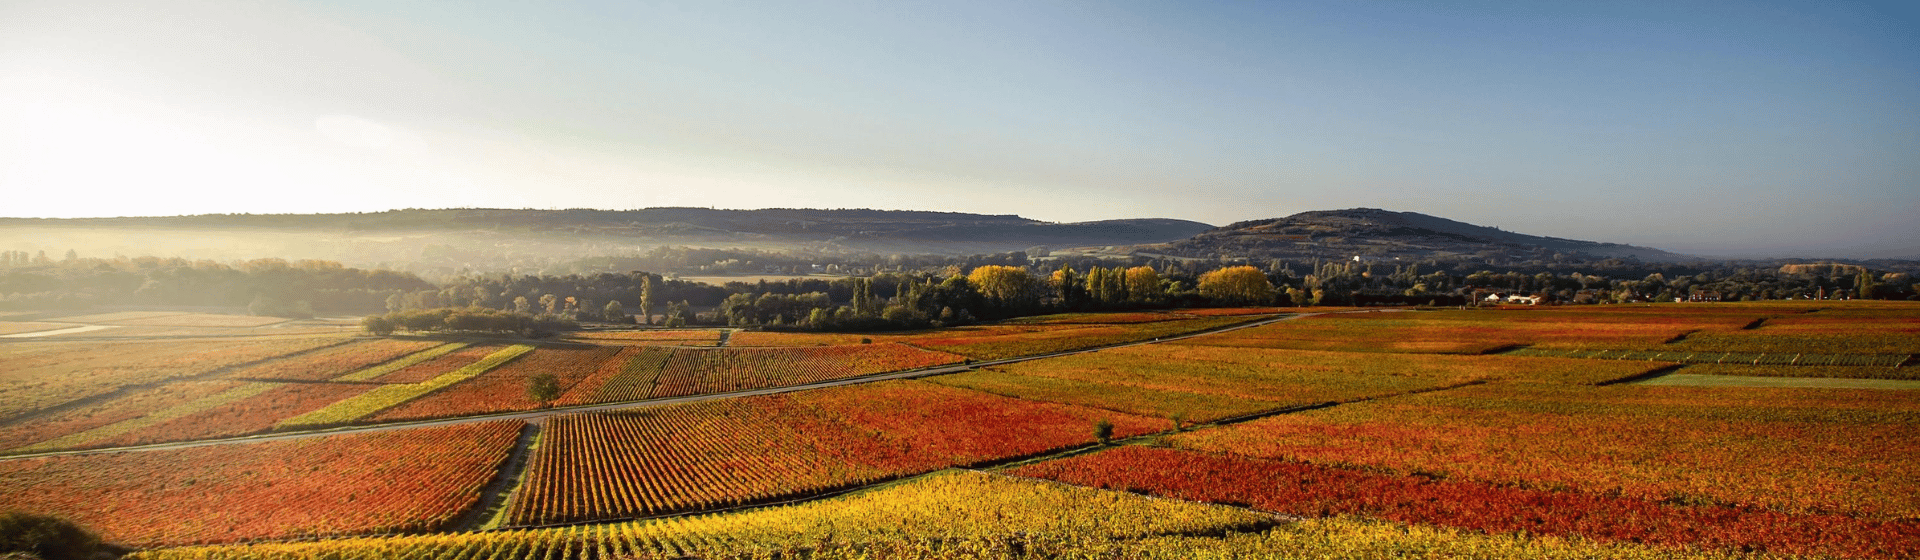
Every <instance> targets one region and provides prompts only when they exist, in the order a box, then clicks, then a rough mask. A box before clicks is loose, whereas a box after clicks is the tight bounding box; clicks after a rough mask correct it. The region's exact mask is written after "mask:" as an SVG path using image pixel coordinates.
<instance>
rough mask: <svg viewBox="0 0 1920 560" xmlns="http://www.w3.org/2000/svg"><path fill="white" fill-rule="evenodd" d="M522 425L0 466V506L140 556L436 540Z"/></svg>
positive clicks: (468, 502)
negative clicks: (66, 521) (344, 537)
mask: <svg viewBox="0 0 1920 560" xmlns="http://www.w3.org/2000/svg"><path fill="white" fill-rule="evenodd" d="M520 426H521V423H519V422H491V423H481V424H468V425H462V426H453V427H446V428H424V429H418V430H409V431H401V432H382V433H370V434H354V435H341V436H332V437H325V438H312V439H302V440H295V441H284V442H267V443H257V444H233V445H214V446H207V447H197V448H190V449H179V450H162V451H142V452H130V453H113V454H99V455H79V456H66V457H40V458H31V459H11V460H0V503H5V504H7V506H8V508H9V509H15V510H20V511H34V512H39V513H44V514H54V515H60V516H63V517H67V518H70V519H73V520H75V521H78V522H80V523H83V524H85V525H86V526H88V527H91V528H93V529H95V530H97V531H100V533H101V534H102V536H103V537H105V538H107V539H109V540H111V541H114V542H120V543H126V544H129V545H134V546H154V545H180V544H192V543H212V542H231V541H238V540H249V539H261V538H287V537H295V536H308V535H336V534H362V533H370V532H393V531H422V530H433V529H437V528H440V527H442V526H444V525H445V524H446V523H448V522H449V521H451V520H452V519H453V518H454V517H455V516H457V515H459V514H461V513H462V512H463V511H465V510H466V509H467V508H468V507H470V506H472V505H473V504H474V502H475V500H476V499H477V498H478V497H479V493H480V489H481V487H482V486H483V485H485V484H486V483H487V481H488V480H490V479H491V478H492V477H493V476H494V473H495V471H496V469H498V468H499V466H500V464H501V462H502V461H503V460H505V459H506V457H507V453H508V450H509V449H510V448H511V447H512V444H513V442H514V441H515V439H516V437H517V436H518V434H519V431H520Z"/></svg>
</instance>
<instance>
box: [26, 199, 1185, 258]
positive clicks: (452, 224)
mask: <svg viewBox="0 0 1920 560" xmlns="http://www.w3.org/2000/svg"><path fill="white" fill-rule="evenodd" d="M1212 227H1213V226H1211V225H1209V224H1203V223H1200V222H1194V221H1188V220H1173V219H1159V218H1148V219H1128V220H1104V221H1096V222H1078V223H1053V222H1042V221H1038V220H1031V219H1027V218H1022V217H1020V216H1015V215H1011V214H1002V215H988V214H966V213H958V212H922V211H904V210H867V209H838V210H810V209H792V208H771V209H762V210H719V209H711V208H644V209H638V210H593V209H568V210H526V209H521V210H515V209H491V208H460V209H405V210H391V211H386V212H368V213H344V214H205V215H196V216H168V217H124V218H79V219H47V218H0V234H11V235H15V236H19V237H22V238H29V237H33V238H39V239H43V240H45V241H47V245H48V246H49V247H50V248H52V249H54V250H56V251H63V250H65V248H68V247H73V248H78V249H79V250H80V251H81V252H82V253H87V254H94V255H98V254H101V253H112V252H118V253H124V254H169V255H170V254H179V250H180V248H182V247H184V248H189V249H194V250H193V251H190V252H191V253H192V255H193V256H197V257H211V258H247V257H256V256H260V255H263V254H264V255H280V256H288V257H294V256H303V257H304V256H311V257H313V258H326V259H333V260H341V261H343V262H353V263H364V264H372V263H377V262H395V261H412V260H417V259H419V258H420V257H422V255H423V254H424V253H429V252H432V253H445V252H446V251H444V250H438V249H430V247H433V246H451V247H456V248H460V249H461V252H467V253H489V252H491V253H495V254H505V253H515V254H527V253H533V254H547V255H553V256H554V257H555V258H579V257H582V256H595V255H609V254H621V253H629V252H634V251H644V250H645V248H648V247H655V246H664V245H688V246H704V247H718V248H726V247H741V248H754V249H760V250H770V251H790V250H804V251H809V252H822V253H836V252H840V253H844V252H870V253H879V254H892V253H902V254H946V255H970V254H989V253H1001V252H1008V251H1019V250H1025V249H1027V248H1030V247H1035V246H1048V247H1063V246H1106V245H1136V244H1150V243H1163V242H1169V241H1177V240H1181V239H1186V238H1189V237H1192V236H1193V235H1194V234H1197V233H1200V232H1202V231H1206V230H1208V229H1210V228H1212ZM228 247H230V248H231V249H232V251H231V252H233V253H235V254H232V255H224V254H218V253H217V252H216V251H217V250H219V249H223V248H228ZM170 249H171V250H170ZM242 253H245V254H242ZM512 260H513V261H515V262H524V261H525V260H526V259H525V258H521V257H515V258H513V259H512ZM481 267H482V268H492V267H491V266H484V265H481Z"/></svg>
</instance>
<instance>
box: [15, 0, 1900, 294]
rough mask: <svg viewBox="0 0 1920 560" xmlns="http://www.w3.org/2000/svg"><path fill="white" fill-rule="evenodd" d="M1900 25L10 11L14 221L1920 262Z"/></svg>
mask: <svg viewBox="0 0 1920 560" xmlns="http://www.w3.org/2000/svg"><path fill="white" fill-rule="evenodd" d="M1915 26H1916V20H1915V19H1914V17H1913V10H1912V9H1911V8H1903V7H1901V6H1900V5H1899V4H1897V3H1889V4H1885V5H1882V4H1877V3H1818V4H1810V3H1804V2H1791V1H1767V2H1711V3H1708V2H1701V3H1690V2H1678V3H1676V2H1628V3H1604V4H1595V5H1590V4H1585V3H1580V4H1563V3H1544V4H1543V3H1511V4H1488V3H1480V2H1474V3H1468V2H1446V1H1442V2H1388V1H1361V2H1341V3H1328V4H1325V5H1314V4H1293V3H1253V4H1226V5H1215V4H1194V3H1182V2H1144V1H1122V2H1103V3H1031V2H887V3H854V2H745V3H736V2H724V1H716V2H699V3H692V4H688V5H679V6H674V5H655V4H640V3H627V2H611V1H607V2H554V3H531V4H529V3H498V2H482V3H479V4H478V5H473V6H465V5H463V6H452V5H447V6H437V5H432V4H426V3H392V2H377V1H372V0H366V1H333V2H305V1H295V0H268V1H263V2H240V1H237V0H181V1H178V2H165V3H149V2H134V1H130V0H125V1H114V0H110V1H103V2H87V3H83V4H76V3H71V2H57V1H51V0H26V1H23V2H13V3H8V4H7V5H5V6H0V192H5V193H6V194H7V202H6V204H5V206H4V210H0V217H52V218H70V217H111V216H164V215H182V214H209V213H257V214H279V213H321V212H374V211H383V210H389V209H396V208H409V207H413V208H449V207H487V208H573V207H588V208H606V209H631V208H645V207H658V206H692V207H714V208H731V209H752V208H771V207H793V208H880V209H903V210H934V211H954V212H976V213H984V214H1019V215H1022V216H1025V217H1028V218H1033V219H1039V220H1046V221H1057V222H1075V221H1091V220H1103V219H1118V218H1147V217H1163V218H1179V219H1188V220H1196V221H1201V222H1206V223H1211V224H1215V225H1225V224H1227V223H1230V222H1236V221H1243V220H1254V219H1264V218H1274V217H1281V216H1286V215H1290V214H1294V213H1298V212H1302V211H1308V210H1328V209H1340V208H1353V207H1376V208H1385V209H1389V210H1397V211H1411V212H1420V213H1424V214H1429V215H1434V216H1439V217H1443V218H1449V219H1455V220H1461V221H1465V222H1470V223H1475V224H1480V225H1488V226H1496V227H1500V228H1503V229H1506V230H1508V231H1515V232H1520V233H1527V234H1532V235H1546V236H1553V237H1563V238H1572V239H1585V240H1592V241H1603V242H1615V243H1630V244H1635V245H1643V246H1651V247H1658V248H1662V249H1667V250H1671V251H1675V252H1680V253H1686V254H1696V255H1704V256H1728V257H1766V256H1826V257H1855V258H1861V257H1896V258H1920V241H1917V240H1920V220H1915V219H1914V216H1920V39H1916V35H1915V29H1916V27H1915ZM0 241H4V240H0Z"/></svg>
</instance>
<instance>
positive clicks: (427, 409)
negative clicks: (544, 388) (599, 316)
mask: <svg viewBox="0 0 1920 560" xmlns="http://www.w3.org/2000/svg"><path fill="white" fill-rule="evenodd" d="M619 350H620V349H618V348H611V347H605V346H584V347H545V348H538V349H535V350H533V351H532V352H531V353H528V354H527V355H525V356H523V357H521V358H519V359H516V360H513V361H512V362H509V363H507V364H506V365H504V366H500V367H498V368H495V369H492V370H489V371H487V372H486V373H483V374H481V375H480V376H479V377H475V378H473V379H472V380H470V381H467V382H465V383H460V384H458V385H454V386H452V387H449V388H447V389H445V390H442V391H439V392H436V393H433V394H431V395H427V396H425V397H421V398H419V399H415V400H413V401H409V402H407V403H405V404H402V405H400V406H396V407H393V408H391V409H387V410H386V411H383V412H380V413H378V414H374V415H373V416H371V417H370V418H369V419H371V420H373V421H377V422H385V421H401V420H413V419H424V418H449V417H456V416H471V415H476V414H490V413H495V412H508V411H518V410H533V409H535V408H538V407H540V405H541V404H543V403H539V402H535V401H534V400H533V399H532V398H531V397H528V396H527V382H528V380H529V379H531V378H532V377H533V376H535V375H539V374H542V373H548V374H552V375H554V377H555V378H556V379H557V380H558V381H559V382H560V387H561V389H562V390H565V389H567V388H571V387H573V386H574V385H575V384H577V383H579V382H580V380H581V379H582V378H584V377H586V376H587V375H588V374H590V373H592V372H593V371H594V370H595V369H596V368H598V367H600V364H602V363H604V362H606V361H608V360H610V359H612V358H613V357H614V355H615V354H616V353H617V352H619Z"/></svg>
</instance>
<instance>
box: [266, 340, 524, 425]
mask: <svg viewBox="0 0 1920 560" xmlns="http://www.w3.org/2000/svg"><path fill="white" fill-rule="evenodd" d="M481 349H482V350H486V351H487V352H486V353H485V355H483V356H480V357H479V358H478V359H476V360H474V361H472V362H470V363H469V362H467V360H466V359H465V357H464V356H463V357H459V358H458V360H457V361H458V362H459V363H465V364H466V365H463V366H460V367H459V368H458V369H455V370H453V371H447V372H444V373H439V374H437V375H435V376H433V377H432V378H430V379H427V380H425V381H420V382H418V383H405V384H396V385H381V386H379V387H376V388H374V389H372V390H369V391H367V392H364V393H360V394H358V395H354V396H353V397H351V398H347V399H344V400H341V401H338V402H335V403H333V404H330V405H327V407H326V408H322V409H319V410H315V411H312V412H308V413H306V414H301V415H299V416H294V417H292V418H288V419H286V420H281V421H280V422H279V423H276V424H274V427H275V428H310V427H323V426H334V425H340V424H347V423H352V422H358V421H361V420H362V419H364V418H367V417H370V416H373V415H374V414H377V413H379V412H381V411H383V410H386V409H388V408H392V407H395V406H398V405H400V404H402V403H405V402H407V401H411V400H413V399H417V398H420V397H422V396H425V395H427V394H429V393H433V392H434V391H439V390H441V389H445V388H447V387H450V386H452V385H454V384H456V383H460V382H462V381H466V380H468V379H472V378H474V377H476V376H479V375H480V374H483V373H486V372H488V371H491V370H493V369H494V368H497V367H500V366H502V365H505V364H506V363H507V362H510V361H513V360H514V359H515V358H519V357H520V356H521V355H524V354H526V353H528V352H532V351H533V346H530V345H526V344H515V345H512V346H508V347H505V348H498V349H496V348H493V347H482V348H481ZM470 352H472V351H470ZM473 353H474V354H478V353H479V352H473ZM456 356H459V353H455V354H449V355H448V356H446V358H455V357H456ZM429 363H431V362H429ZM415 367H418V366H415ZM401 371H403V372H404V371H406V370H401ZM390 375H392V374H389V376H390ZM385 377H386V376H383V377H382V378H385Z"/></svg>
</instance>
